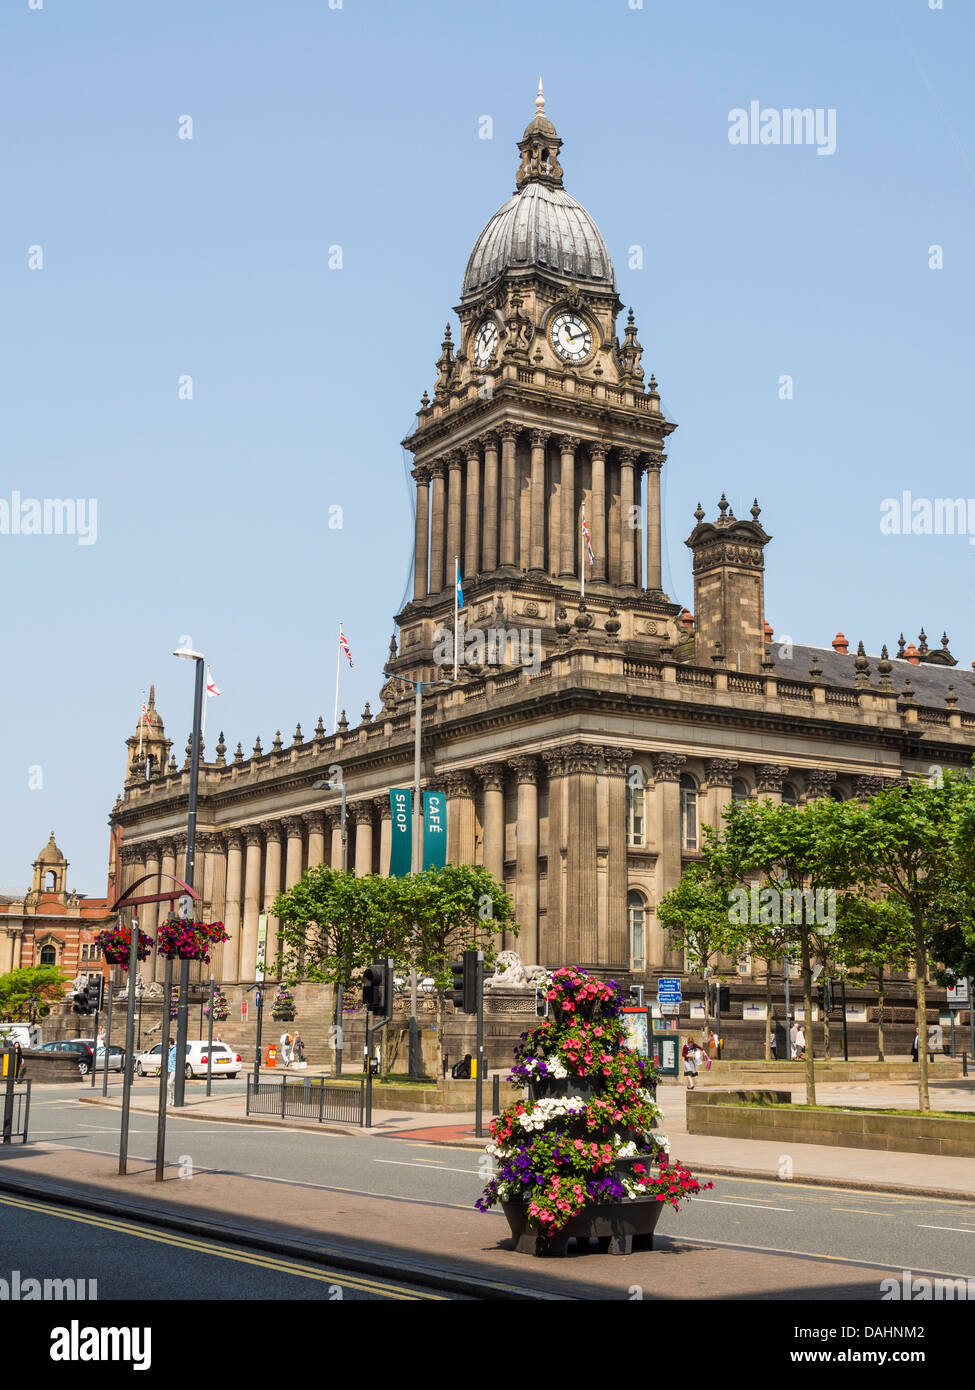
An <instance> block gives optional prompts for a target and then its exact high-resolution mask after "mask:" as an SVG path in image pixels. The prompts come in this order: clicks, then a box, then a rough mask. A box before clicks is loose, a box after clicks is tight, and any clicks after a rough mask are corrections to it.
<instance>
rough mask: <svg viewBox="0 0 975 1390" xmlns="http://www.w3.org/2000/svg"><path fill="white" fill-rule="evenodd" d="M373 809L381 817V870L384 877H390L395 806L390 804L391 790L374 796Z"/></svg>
mask: <svg viewBox="0 0 975 1390" xmlns="http://www.w3.org/2000/svg"><path fill="white" fill-rule="evenodd" d="M372 809H373V812H374V813H375V814H376V815H377V816H378V817H379V872H380V873H381V874H382V876H383V878H389V860H390V856H391V855H392V852H393V808H392V807H391V806H390V804H389V792H387V793H386V795H385V796H376V797H373V801H372Z"/></svg>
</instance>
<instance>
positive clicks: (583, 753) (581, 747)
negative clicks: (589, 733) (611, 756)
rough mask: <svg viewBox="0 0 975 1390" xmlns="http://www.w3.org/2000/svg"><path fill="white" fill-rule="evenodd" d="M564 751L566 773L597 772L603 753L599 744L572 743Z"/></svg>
mask: <svg viewBox="0 0 975 1390" xmlns="http://www.w3.org/2000/svg"><path fill="white" fill-rule="evenodd" d="M564 751H565V770H566V772H595V771H596V764H597V763H598V762H599V759H600V758H601V756H602V752H603V750H602V748H600V746H599V744H598V743H570V744H568V745H567V747H566V748H565V750H564Z"/></svg>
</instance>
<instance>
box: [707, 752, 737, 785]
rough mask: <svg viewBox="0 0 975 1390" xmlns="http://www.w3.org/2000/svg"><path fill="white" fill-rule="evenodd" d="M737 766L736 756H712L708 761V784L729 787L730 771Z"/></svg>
mask: <svg viewBox="0 0 975 1390" xmlns="http://www.w3.org/2000/svg"><path fill="white" fill-rule="evenodd" d="M737 767H738V759H737V758H712V759H711V760H710V762H709V763H708V774H707V781H708V786H709V787H730V786H731V777H732V773H733V772H734V771H735V769H736V768H737Z"/></svg>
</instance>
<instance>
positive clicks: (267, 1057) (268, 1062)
mask: <svg viewBox="0 0 975 1390" xmlns="http://www.w3.org/2000/svg"><path fill="white" fill-rule="evenodd" d="M277 1064H278V1049H277V1047H276V1046H275V1045H274V1044H273V1043H272V1044H271V1046H270V1047H266V1048H265V1049H264V1065H265V1066H266V1067H276V1066H277Z"/></svg>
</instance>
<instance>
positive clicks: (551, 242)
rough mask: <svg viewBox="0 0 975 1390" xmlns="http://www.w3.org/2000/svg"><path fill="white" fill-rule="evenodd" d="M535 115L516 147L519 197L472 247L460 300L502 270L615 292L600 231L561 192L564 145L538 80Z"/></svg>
mask: <svg viewBox="0 0 975 1390" xmlns="http://www.w3.org/2000/svg"><path fill="white" fill-rule="evenodd" d="M535 106H536V108H537V110H536V114H535V116H534V117H533V119H532V120H531V121H530V122H529V124H528V126H527V127H526V129H525V133H524V135H523V136H522V138H521V140H520V141H519V142H518V149H519V150H520V151H521V165H520V167H519V169H518V173H517V175H516V178H515V182H516V184H517V192H516V193H514V194H513V195H512V196H511V197H510V198H509V199H508V201H507V202H506V203H505V204H504V206H503V207H500V208H498V210H497V212H496V213H495V214H494V216H493V217H492V218H491V220H490V222H489V223H488V224H487V226H486V227H485V228H484V230H483V232H482V233H481V235H480V236H479V237H478V238H477V241H476V242H475V243H474V250H473V251H472V252H471V255H470V259H469V260H468V262H467V269H466V270H465V272H464V284H463V288H462V289H461V296H462V297H466V296H467V295H469V294H475V293H477V292H478V291H479V290H481V289H483V288H484V287H485V286H486V285H490V284H491V282H492V281H494V280H496V279H497V278H498V276H499V275H501V274H502V272H503V271H505V270H518V269H530V268H531V267H534V266H537V267H538V268H539V269H541V270H545V271H548V272H549V274H553V275H558V276H561V277H564V278H565V279H567V280H571V281H579V282H584V283H585V284H589V285H595V286H599V287H600V288H602V289H605V290H612V291H615V289H616V277H615V275H614V273H613V262H612V261H611V260H610V255H609V251H608V250H607V249H606V243H605V241H603V238H602V236H601V235H600V231H599V228H598V227H597V226H596V224H595V222H594V221H593V220H592V218H591V217H590V216H589V214H588V212H586V209H585V208H584V207H583V206H582V204H581V203H579V202H577V201H576V200H575V198H573V197H572V195H571V194H569V193H566V191H565V189H564V188H563V187H562V166H561V164H560V163H559V150H560V149H561V147H562V141H561V140H560V139H559V137H558V133H557V131H556V129H555V126H554V125H553V124H552V122H551V121H550V120H549V118H548V117H547V116H546V115H545V98H544V96H543V94H542V83H541V78H539V82H538V96H537V97H536V99H535Z"/></svg>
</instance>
